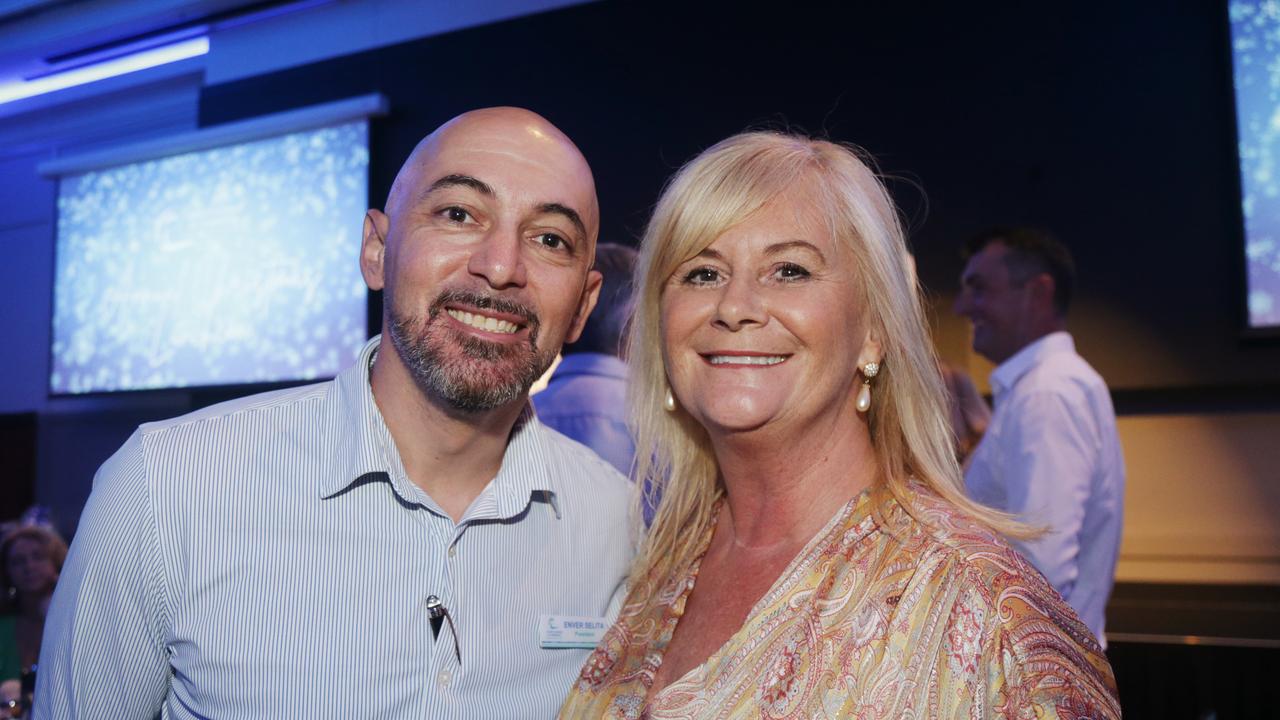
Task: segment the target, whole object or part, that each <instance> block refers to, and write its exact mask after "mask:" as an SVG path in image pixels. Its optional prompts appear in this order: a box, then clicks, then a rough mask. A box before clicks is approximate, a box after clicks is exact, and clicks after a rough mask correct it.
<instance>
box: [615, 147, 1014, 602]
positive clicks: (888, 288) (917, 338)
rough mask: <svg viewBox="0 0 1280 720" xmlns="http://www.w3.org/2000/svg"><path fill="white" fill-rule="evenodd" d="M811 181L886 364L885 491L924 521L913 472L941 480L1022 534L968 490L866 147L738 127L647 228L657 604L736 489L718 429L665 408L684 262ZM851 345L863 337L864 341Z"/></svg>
mask: <svg viewBox="0 0 1280 720" xmlns="http://www.w3.org/2000/svg"><path fill="white" fill-rule="evenodd" d="M797 188H802V191H803V192H805V193H806V196H805V199H806V200H807V201H811V202H812V203H814V206H815V207H816V208H817V210H818V213H819V215H820V216H821V217H824V218H825V219H826V220H827V222H829V223H830V228H829V229H830V231H831V234H832V237H834V238H835V239H836V241H837V242H838V243H841V244H842V245H844V246H845V247H846V248H847V249H848V250H849V251H850V256H851V257H852V258H853V267H854V271H853V272H854V275H853V277H851V278H850V282H852V283H854V285H855V287H856V288H857V296H858V300H859V306H860V307H861V308H862V312H863V315H864V317H863V323H862V325H863V327H865V328H867V329H868V330H869V331H870V333H871V335H872V336H873V337H875V338H877V339H878V340H879V342H880V345H881V350H882V353H883V360H882V362H881V370H880V373H879V375H878V376H877V377H876V380H875V385H874V391H873V392H874V402H873V403H872V405H871V410H870V411H869V413H868V424H869V427H870V433H871V444H872V447H873V448H874V450H875V454H876V460H877V468H878V478H879V479H878V481H877V487H878V489H880V490H883V491H887V492H888V493H891V494H892V496H893V497H894V498H896V499H897V501H898V502H899V503H900V504H902V506H903V507H904V508H906V510H907V511H908V512H910V513H912V514H913V515H914V514H916V513H915V512H914V507H913V501H912V499H911V493H910V492H909V491H908V490H907V479H908V478H912V479H914V480H915V481H918V482H919V483H921V484H923V485H925V486H927V487H929V488H931V489H932V490H933V492H935V493H937V494H938V495H939V496H941V497H943V498H945V499H946V500H948V501H950V502H951V503H952V504H953V505H955V506H956V507H957V508H959V509H960V510H961V511H962V512H964V513H966V514H968V515H970V516H972V517H973V518H975V519H977V520H979V521H981V522H983V523H985V524H987V525H989V526H991V527H993V528H996V529H998V530H1004V531H1009V532H1012V533H1014V534H1019V533H1020V532H1022V531H1023V529H1022V528H1021V526H1020V525H1018V524H1017V523H1014V522H1012V521H1011V520H1010V519H1009V518H1008V516H1006V515H1004V514H1001V513H998V512H996V511H994V510H991V509H990V508H986V507H983V506H982V505H979V504H977V503H975V502H973V501H972V500H970V499H969V498H968V497H966V496H965V494H964V492H963V490H962V489H961V488H962V483H961V474H960V467H959V465H958V464H957V462H956V457H955V454H954V443H955V440H954V438H953V437H952V431H951V428H950V425H949V422H948V416H947V409H946V399H945V397H946V396H945V394H944V393H945V391H944V389H943V384H942V377H941V375H940V372H939V369H938V361H937V358H936V356H935V354H934V350H933V343H932V342H931V341H930V337H929V330H928V326H927V323H926V321H925V315H924V309H923V305H922V303H921V299H920V292H919V288H918V286H917V282H916V280H915V275H914V273H912V272H910V270H909V269H908V268H907V266H906V261H905V258H906V257H907V253H906V244H905V240H904V237H903V229H902V225H901V222H900V220H899V218H898V214H897V211H896V209H895V208H894V205H893V201H892V200H891V199H890V197H889V194H888V192H887V191H886V189H885V187H884V185H883V184H882V183H881V182H880V179H879V178H878V177H877V176H876V173H875V172H874V171H873V170H872V169H871V168H870V167H869V165H868V163H867V162H864V161H863V160H862V159H861V158H860V153H859V151H858V150H856V149H853V148H850V147H846V146H843V145H839V144H836V143H831V142H827V141H823V140H814V139H809V138H806V137H801V136H797V135H789V134H781V133H774V132H748V133H743V134H740V135H735V136H733V137H731V138H728V139H726V140H724V141H722V142H720V143H718V144H716V145H715V146H713V147H711V148H709V149H708V150H706V151H704V152H703V153H702V154H701V155H699V156H698V157H696V158H694V159H693V160H692V161H690V162H689V163H688V164H686V165H685V166H684V167H683V168H681V169H680V171H679V172H678V173H676V175H675V176H674V177H673V178H671V180H670V181H669V182H668V184H667V187H666V189H665V190H664V191H663V193H662V197H661V198H660V199H659V200H658V204H657V207H656V208H655V209H654V213H653V217H652V219H651V220H650V222H649V226H648V228H647V229H646V231H645V235H644V239H643V241H642V243H641V247H640V257H639V261H638V266H637V286H636V292H637V294H636V299H635V302H636V310H635V316H634V320H633V324H632V327H631V335H630V338H629V349H628V352H629V356H628V358H629V362H630V364H631V368H632V381H631V390H630V402H631V411H632V418H633V422H634V423H635V432H636V459H637V466H636V478H637V480H638V482H639V484H640V486H641V487H646V488H647V490H646V492H647V493H648V500H649V502H653V501H654V499H656V498H658V497H659V496H660V498H661V500H660V502H659V503H658V506H657V509H656V513H655V515H654V518H653V523H652V526H651V527H650V530H649V533H648V535H647V536H646V539H645V541H644V545H643V547H642V550H641V555H640V558H639V559H638V561H637V563H636V565H635V567H634V569H633V572H632V577H631V581H632V587H639V586H640V584H641V583H646V582H649V581H654V582H655V584H650V585H648V590H647V591H645V592H648V594H649V598H648V600H650V601H651V600H652V596H653V593H655V592H657V591H658V589H659V588H658V586H659V585H661V584H662V582H663V581H664V579H666V578H670V577H671V575H672V574H673V573H674V572H677V571H678V570H679V569H681V568H683V567H686V566H687V565H688V564H689V563H690V562H691V561H692V560H693V557H694V555H695V554H696V553H697V552H698V551H699V545H700V543H701V541H702V539H703V537H705V534H706V532H707V531H708V530H709V529H710V526H711V524H712V522H713V521H714V518H713V510H714V508H715V505H716V502H717V500H718V499H719V498H720V497H721V496H722V495H723V493H724V487H723V485H722V482H721V479H720V477H719V473H718V470H717V466H716V461H715V457H714V455H713V454H712V450H711V445H710V440H709V438H708V436H707V434H706V431H705V430H704V429H703V428H702V426H701V425H699V424H698V423H697V421H695V420H694V419H693V418H692V417H691V416H690V415H688V414H687V413H686V412H684V411H683V410H682V409H679V408H677V409H676V410H675V411H674V412H668V411H666V410H665V409H664V407H663V400H664V398H665V396H666V393H667V390H668V385H667V374H666V368H665V366H664V363H663V354H662V336H661V328H660V307H659V306H660V303H661V300H662V292H663V288H664V287H665V286H666V284H667V281H668V279H669V278H670V277H671V275H672V274H673V273H674V272H675V270H676V268H677V267H678V266H679V265H681V264H682V263H684V262H685V261H687V260H688V259H689V258H691V257H693V256H695V255H697V254H698V253H700V252H701V251H702V250H704V249H706V247H707V246H709V245H710V244H711V243H712V242H713V241H715V239H716V238H717V237H719V236H720V235H721V234H722V233H724V232H725V231H726V230H728V229H729V228H731V227H733V226H735V225H737V224H739V223H741V222H742V221H743V220H745V219H746V218H747V217H748V216H750V215H751V214H752V213H754V212H756V211H757V210H759V209H760V208H761V207H763V206H764V205H765V204H766V203H768V202H770V201H771V200H773V199H774V198H777V197H779V196H782V195H784V194H786V193H788V192H792V191H795V190H796V189H797ZM850 342H859V343H860V342H861V339H857V340H855V339H853V338H850Z"/></svg>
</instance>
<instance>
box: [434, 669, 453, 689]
mask: <svg viewBox="0 0 1280 720" xmlns="http://www.w3.org/2000/svg"><path fill="white" fill-rule="evenodd" d="M452 681H453V675H451V674H449V671H448V670H441V671H440V674H439V675H436V684H437V685H439V686H440V689H441V690H443V689H445V688H447V687H449V683H450V682H452Z"/></svg>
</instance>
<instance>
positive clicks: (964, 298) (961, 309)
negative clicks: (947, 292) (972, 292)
mask: <svg viewBox="0 0 1280 720" xmlns="http://www.w3.org/2000/svg"><path fill="white" fill-rule="evenodd" d="M951 311H952V312H954V313H955V314H957V315H960V316H962V317H968V315H969V293H967V292H965V291H964V290H961V291H960V294H959V295H957V296H956V299H955V302H953V303H951Z"/></svg>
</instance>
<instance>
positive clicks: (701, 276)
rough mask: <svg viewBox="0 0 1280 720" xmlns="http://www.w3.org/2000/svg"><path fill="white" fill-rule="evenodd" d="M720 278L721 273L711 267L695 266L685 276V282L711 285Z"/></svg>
mask: <svg viewBox="0 0 1280 720" xmlns="http://www.w3.org/2000/svg"><path fill="white" fill-rule="evenodd" d="M719 279H720V273H719V272H717V271H716V270H715V269H714V268H709V267H700V268H694V269H693V270H690V271H689V272H688V273H687V274H685V276H684V282H685V283H686V284H689V285H709V284H711V283H714V282H715V281H717V280H719Z"/></svg>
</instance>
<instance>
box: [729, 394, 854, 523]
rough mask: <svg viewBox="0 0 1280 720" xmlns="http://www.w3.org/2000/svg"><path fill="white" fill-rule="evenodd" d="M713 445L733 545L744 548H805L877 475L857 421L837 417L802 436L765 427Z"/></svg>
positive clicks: (784, 430) (792, 431)
mask: <svg viewBox="0 0 1280 720" xmlns="http://www.w3.org/2000/svg"><path fill="white" fill-rule="evenodd" d="M711 441H712V446H713V448H714V449H715V454H716V462H717V463H718V465H719V468H720V473H721V477H722V478H723V480H724V486H725V495H726V501H727V504H728V506H727V508H726V509H727V510H728V512H729V514H730V515H729V517H730V518H731V519H732V522H733V525H732V527H733V536H734V537H733V541H734V543H735V544H736V545H738V546H741V547H744V548H764V547H767V546H770V545H781V544H795V543H797V542H798V543H804V542H807V541H808V540H809V538H812V537H813V535H814V534H815V533H817V532H818V530H820V529H821V528H822V527H823V526H824V525H825V524H826V523H827V521H828V520H830V518H831V516H832V515H834V514H835V512H836V511H837V510H838V509H840V508H841V507H843V506H844V505H845V504H846V503H848V502H849V500H851V499H853V498H854V497H855V496H857V495H858V494H859V493H861V492H862V491H863V490H865V489H866V488H868V487H870V486H871V484H872V483H873V482H874V480H875V477H876V473H877V463H876V458H875V453H874V450H873V449H872V447H871V436H870V433H869V430H868V427H867V424H866V423H865V422H864V421H863V420H862V419H861V417H859V416H853V417H849V416H847V415H845V416H837V417H835V418H834V419H833V420H831V421H829V422H824V423H816V424H810V425H809V426H807V427H806V428H805V430H804V431H803V432H796V431H794V430H789V429H787V428H778V429H771V428H768V427H765V428H761V429H759V430H754V431H751V432H748V433H727V434H724V435H719V436H717V435H713V436H712V438H711Z"/></svg>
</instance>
